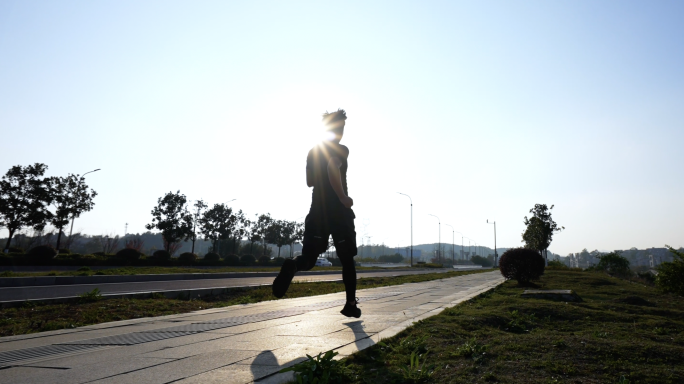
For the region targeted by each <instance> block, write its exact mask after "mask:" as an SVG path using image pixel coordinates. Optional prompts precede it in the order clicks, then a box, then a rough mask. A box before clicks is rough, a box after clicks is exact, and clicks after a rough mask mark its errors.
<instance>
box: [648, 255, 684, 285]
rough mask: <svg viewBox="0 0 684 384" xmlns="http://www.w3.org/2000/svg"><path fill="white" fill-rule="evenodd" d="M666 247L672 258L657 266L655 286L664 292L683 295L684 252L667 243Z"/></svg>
mask: <svg viewBox="0 0 684 384" xmlns="http://www.w3.org/2000/svg"><path fill="white" fill-rule="evenodd" d="M666 247H667V248H668V249H669V250H670V253H672V257H673V258H674V260H673V261H672V262H665V263H662V264H660V265H659V266H658V268H657V269H658V275H657V276H656V280H655V282H656V286H657V287H658V288H660V289H661V290H663V291H664V292H671V293H674V294H677V295H684V252H682V251H681V250H680V251H678V250H676V249H674V248H672V247H670V246H669V245H666Z"/></svg>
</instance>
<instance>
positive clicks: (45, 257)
mask: <svg viewBox="0 0 684 384" xmlns="http://www.w3.org/2000/svg"><path fill="white" fill-rule="evenodd" d="M26 256H28V257H29V258H30V259H31V260H32V261H49V260H52V259H54V258H55V256H57V251H55V249H54V248H52V247H51V246H49V245H39V246H37V247H34V248H31V250H30V251H28V253H27V254H26Z"/></svg>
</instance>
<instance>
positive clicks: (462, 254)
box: [456, 231, 465, 260]
mask: <svg viewBox="0 0 684 384" xmlns="http://www.w3.org/2000/svg"><path fill="white" fill-rule="evenodd" d="M456 233H458V234H459V235H461V256H463V260H465V254H464V253H463V234H462V233H461V232H459V231H456Z"/></svg>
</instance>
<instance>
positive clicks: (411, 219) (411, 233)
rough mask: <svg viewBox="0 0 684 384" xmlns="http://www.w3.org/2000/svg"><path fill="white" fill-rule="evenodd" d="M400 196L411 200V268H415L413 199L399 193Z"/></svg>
mask: <svg viewBox="0 0 684 384" xmlns="http://www.w3.org/2000/svg"><path fill="white" fill-rule="evenodd" d="M397 193H398V194H400V195H404V196H406V197H408V198H409V201H410V202H411V266H412V267H413V199H411V196H409V195H407V194H405V193H401V192H397Z"/></svg>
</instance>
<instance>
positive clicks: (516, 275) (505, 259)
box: [499, 248, 545, 284]
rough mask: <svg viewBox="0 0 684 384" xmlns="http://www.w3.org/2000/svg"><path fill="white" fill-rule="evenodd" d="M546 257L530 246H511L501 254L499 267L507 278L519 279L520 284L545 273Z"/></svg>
mask: <svg viewBox="0 0 684 384" xmlns="http://www.w3.org/2000/svg"><path fill="white" fill-rule="evenodd" d="M544 264H545V262H544V258H543V257H541V255H540V254H539V253H538V252H537V251H535V250H533V249H528V248H511V249H509V250H507V251H506V252H504V254H503V255H501V259H500V260H499V268H500V269H501V274H502V275H503V277H505V278H506V279H513V280H517V281H518V284H524V283H529V281H530V280H536V279H538V278H539V277H540V276H541V275H543V274H544Z"/></svg>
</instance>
